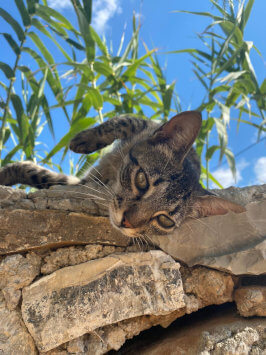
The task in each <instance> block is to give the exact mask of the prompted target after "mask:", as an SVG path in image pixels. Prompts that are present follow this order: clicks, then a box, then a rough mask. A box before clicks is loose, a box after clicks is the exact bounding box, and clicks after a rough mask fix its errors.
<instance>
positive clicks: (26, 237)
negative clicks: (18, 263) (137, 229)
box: [0, 209, 130, 254]
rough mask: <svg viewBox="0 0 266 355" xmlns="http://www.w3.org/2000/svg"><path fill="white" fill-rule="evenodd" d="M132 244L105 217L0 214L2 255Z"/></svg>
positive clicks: (23, 212) (20, 212)
mask: <svg viewBox="0 0 266 355" xmlns="http://www.w3.org/2000/svg"><path fill="white" fill-rule="evenodd" d="M129 241H130V239H129V238H126V237H125V236H123V235H122V234H121V233H120V232H119V231H118V230H115V229H114V228H112V227H111V225H110V222H109V220H108V218H106V217H94V216H89V215H86V214H84V213H76V212H62V211H56V210H54V211H53V210H43V211H39V210H36V211H30V210H22V209H20V210H18V209H15V210H9V209H3V210H0V254H7V253H11V252H12V253H14V252H21V251H25V250H31V249H36V248H55V247H62V246H65V245H74V244H89V243H97V242H98V243H103V244H111V245H112V244H113V245H119V246H125V245H128V244H129Z"/></svg>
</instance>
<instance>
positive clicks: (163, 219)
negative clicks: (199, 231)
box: [157, 214, 175, 228]
mask: <svg viewBox="0 0 266 355" xmlns="http://www.w3.org/2000/svg"><path fill="white" fill-rule="evenodd" d="M157 222H158V223H159V224H160V226H162V227H164V228H171V227H173V226H174V225H175V223H174V221H172V220H171V219H170V218H169V217H167V216H165V215H164V214H160V215H159V216H157Z"/></svg>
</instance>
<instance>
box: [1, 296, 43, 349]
mask: <svg viewBox="0 0 266 355" xmlns="http://www.w3.org/2000/svg"><path fill="white" fill-rule="evenodd" d="M0 320H1V321H0V354H14V355H15V354H29V355H34V354H37V351H36V347H35V344H34V341H33V339H32V337H31V336H30V334H29V333H28V332H27V329H26V327H25V325H24V323H23V321H22V319H21V315H20V313H19V312H18V311H15V310H12V311H11V310H9V309H8V308H7V307H6V304H5V300H4V297H3V295H2V293H1V292H0Z"/></svg>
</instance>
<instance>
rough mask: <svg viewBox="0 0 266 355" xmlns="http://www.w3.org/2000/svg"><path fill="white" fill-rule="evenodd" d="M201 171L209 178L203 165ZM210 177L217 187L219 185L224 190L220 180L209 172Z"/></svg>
mask: <svg viewBox="0 0 266 355" xmlns="http://www.w3.org/2000/svg"><path fill="white" fill-rule="evenodd" d="M201 171H202V173H203V174H205V176H207V170H206V169H205V167H204V166H203V165H201ZM208 177H209V179H210V180H211V181H212V182H213V183H214V184H215V185H217V186H218V187H219V188H220V189H223V186H222V185H221V184H220V183H219V181H218V180H216V179H215V177H214V176H213V175H212V174H211V173H210V172H208Z"/></svg>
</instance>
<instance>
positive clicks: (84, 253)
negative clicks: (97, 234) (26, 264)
mask: <svg viewBox="0 0 266 355" xmlns="http://www.w3.org/2000/svg"><path fill="white" fill-rule="evenodd" d="M122 251H125V248H121V247H115V246H109V245H106V246H105V245H99V244H89V245H86V246H85V247H74V246H73V247H69V248H59V249H57V250H56V251H53V252H51V253H50V254H49V255H47V256H46V257H45V258H44V264H43V265H42V268H41V272H42V274H50V273H52V272H53V271H56V270H58V269H60V268H62V267H65V266H73V265H78V264H81V263H84V262H86V261H89V260H94V259H99V258H103V257H105V256H107V255H110V254H112V253H115V252H116V253H119V252H122Z"/></svg>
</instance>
